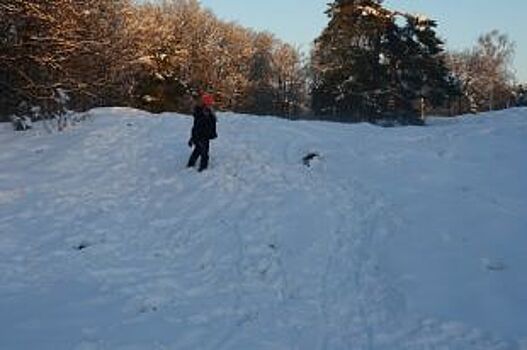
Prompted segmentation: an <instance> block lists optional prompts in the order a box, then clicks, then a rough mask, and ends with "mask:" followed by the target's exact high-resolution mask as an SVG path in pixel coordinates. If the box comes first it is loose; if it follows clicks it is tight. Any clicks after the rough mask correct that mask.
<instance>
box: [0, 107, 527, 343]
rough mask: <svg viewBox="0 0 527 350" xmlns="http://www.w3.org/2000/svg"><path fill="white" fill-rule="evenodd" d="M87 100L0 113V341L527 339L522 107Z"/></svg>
mask: <svg viewBox="0 0 527 350" xmlns="http://www.w3.org/2000/svg"><path fill="white" fill-rule="evenodd" d="M90 115H91V118H90V119H89V120H88V121H86V122H84V123H82V124H80V125H78V126H76V127H74V128H70V129H68V130H66V131H65V132H63V133H60V134H48V133H46V132H44V131H43V130H41V129H40V128H39V126H38V124H37V125H35V127H34V129H33V130H31V131H29V132H25V133H15V132H14V131H12V130H10V129H8V127H7V126H5V125H4V126H1V129H0V143H1V144H2V150H1V151H0V169H1V170H0V271H2V273H1V274H0V348H1V349H79V350H86V349H242V350H244V349H328V350H338V349H386V350H393V349H440V348H441V349H460V350H461V349H526V348H527V344H526V339H527V312H526V311H527V297H526V296H527V273H526V272H525V266H527V234H526V233H527V217H526V215H525V214H526V213H527V199H526V198H527V182H526V181H525V179H527V163H526V162H525V160H526V153H527V110H525V109H516V110H509V111H505V112H498V113H492V114H488V115H483V116H478V117H462V118H456V119H434V120H431V122H430V124H431V125H430V126H428V127H424V128H423V127H408V128H394V129H383V128H379V127H375V126H372V125H367V124H360V125H342V124H332V123H324V122H306V121H302V122H292V121H285V120H280V119H276V118H272V117H249V116H238V115H232V114H223V115H221V116H220V120H219V125H218V127H219V134H220V138H219V139H218V141H217V142H214V144H213V146H212V152H211V154H212V167H211V169H210V170H209V171H207V172H206V173H203V174H197V173H196V172H195V171H193V170H188V169H185V167H184V164H185V162H186V158H187V156H188V155H189V150H188V148H186V147H185V144H186V141H187V139H188V133H189V129H190V124H191V120H190V118H187V117H184V116H179V115H173V114H164V115H161V116H151V115H149V114H147V113H145V112H141V111H136V110H130V109H119V108H107V109H96V110H93V111H91V112H90ZM310 154H313V155H316V156H313V157H311V158H310V159H309V166H306V164H304V163H305V162H304V161H303V160H304V158H305V157H306V156H309V155H310Z"/></svg>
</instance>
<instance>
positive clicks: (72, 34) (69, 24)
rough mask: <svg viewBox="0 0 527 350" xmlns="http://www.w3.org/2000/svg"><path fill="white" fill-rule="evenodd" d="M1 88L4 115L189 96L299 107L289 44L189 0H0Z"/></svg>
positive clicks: (156, 106) (279, 110)
mask: <svg viewBox="0 0 527 350" xmlns="http://www.w3.org/2000/svg"><path fill="white" fill-rule="evenodd" d="M0 87H1V91H2V93H1V96H0V114H3V116H4V118H5V117H6V116H7V115H10V114H13V113H19V114H27V113H33V114H39V115H41V116H46V115H53V114H55V113H57V111H60V110H61V109H62V108H65V107H67V108H69V109H74V110H84V109H88V108H91V107H94V106H105V105H122V106H133V107H138V108H143V109H147V110H150V111H183V112H184V111H188V109H189V105H190V103H191V101H190V95H191V94H192V92H194V91H197V90H209V91H211V92H213V93H214V95H215V98H216V102H217V104H218V107H219V108H222V109H229V110H235V111H240V112H248V113H256V114H263V113H268V114H277V115H289V114H298V113H300V111H301V110H302V109H303V108H305V104H306V101H305V100H304V98H305V96H306V78H305V69H304V66H303V65H302V56H301V54H300V53H299V51H298V50H297V49H296V48H295V47H293V46H291V45H289V44H287V43H284V42H282V41H280V40H278V39H276V38H275V37H274V36H273V35H271V34H269V33H260V32H256V31H253V30H250V29H247V28H244V27H241V26H239V25H237V24H234V23H227V22H224V21H221V20H219V19H218V18H217V17H216V16H214V14H212V13H211V12H210V11H208V10H206V9H203V8H202V7H201V6H200V5H199V2H198V1H197V0H171V1H160V2H152V3H148V2H147V3H141V4H139V3H134V2H132V1H128V0H85V1H70V0H32V1H25V0H3V1H2V2H1V3H0ZM65 95H67V97H68V98H67V100H68V102H67V103H65ZM65 104H66V106H64V105H65Z"/></svg>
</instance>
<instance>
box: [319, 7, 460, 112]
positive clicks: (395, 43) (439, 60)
mask: <svg viewBox="0 0 527 350" xmlns="http://www.w3.org/2000/svg"><path fill="white" fill-rule="evenodd" d="M328 15H329V17H330V22H329V24H328V27H327V28H326V29H325V30H324V31H323V33H322V35H321V36H320V37H319V38H318V39H317V41H316V46H315V51H314V53H313V58H312V65H313V68H312V69H313V71H314V77H313V87H312V100H313V109H314V111H315V113H317V114H322V115H328V114H334V115H335V114H336V115H347V116H349V117H348V118H351V120H354V121H358V120H365V119H372V118H373V119H376V118H381V117H382V118H386V117H400V116H404V117H415V116H416V115H418V112H419V107H418V106H419V102H421V101H427V103H429V104H430V105H432V106H435V105H438V104H441V103H442V102H443V101H444V100H445V98H446V97H447V96H448V94H449V93H450V91H451V84H450V82H449V71H448V69H447V68H446V65H445V62H444V59H443V54H442V53H443V48H442V45H443V43H442V42H441V40H439V39H438V38H437V35H436V33H435V27H436V23H435V22H434V21H432V20H429V19H427V18H424V17H422V16H413V15H410V14H405V13H400V12H397V11H391V10H389V9H387V8H385V7H383V6H382V1H381V0H336V1H335V2H334V3H333V4H331V5H330V7H329V10H328ZM400 19H403V21H404V22H405V24H404V25H401V24H400V23H401V21H400Z"/></svg>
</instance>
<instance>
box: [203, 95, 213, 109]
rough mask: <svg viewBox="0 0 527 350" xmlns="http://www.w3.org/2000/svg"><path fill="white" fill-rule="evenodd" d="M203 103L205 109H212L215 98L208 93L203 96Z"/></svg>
mask: <svg viewBox="0 0 527 350" xmlns="http://www.w3.org/2000/svg"><path fill="white" fill-rule="evenodd" d="M201 101H203V104H204V105H205V107H212V106H213V105H214V97H213V96H212V95H209V94H207V93H203V94H202V95H201Z"/></svg>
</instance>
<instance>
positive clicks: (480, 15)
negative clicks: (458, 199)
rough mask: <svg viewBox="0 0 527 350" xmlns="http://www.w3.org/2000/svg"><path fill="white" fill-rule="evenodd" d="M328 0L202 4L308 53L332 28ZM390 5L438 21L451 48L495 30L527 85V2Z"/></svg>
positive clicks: (418, 0) (396, 0) (392, 1)
mask: <svg viewBox="0 0 527 350" xmlns="http://www.w3.org/2000/svg"><path fill="white" fill-rule="evenodd" d="M327 2H329V0H266V1H263V0H257V1H247V0H201V3H202V4H203V5H204V6H205V7H208V8H210V9H212V10H213V11H214V13H216V14H217V15H218V16H219V17H220V18H223V19H226V20H231V21H236V22H238V23H240V24H242V25H245V26H249V27H253V28H255V29H259V30H267V31H270V32H272V33H274V34H276V35H277V36H278V37H279V38H281V39H283V40H286V41H288V42H291V43H295V44H297V45H300V46H302V48H304V49H306V50H307V49H308V48H309V45H310V43H311V42H312V41H313V39H314V38H315V37H316V36H317V35H318V34H319V33H320V31H321V30H322V28H324V26H325V25H326V23H327V17H326V15H325V14H324V10H325V9H326V3H327ZM385 4H386V5H387V6H389V7H391V8H397V9H401V10H406V11H410V12H417V13H423V14H426V15H428V16H429V17H432V18H435V19H437V20H439V33H440V35H441V36H442V37H443V38H444V39H446V41H447V46H448V47H449V48H455V49H460V48H464V47H469V46H472V45H473V44H474V42H475V41H476V39H477V38H478V36H479V35H480V34H482V33H484V32H488V31H490V30H492V29H499V30H500V31H502V32H505V33H507V34H509V36H510V37H511V39H512V40H513V41H515V42H516V62H515V67H516V70H517V72H518V77H519V78H520V80H522V81H524V82H527V0H502V1H497V0H387V1H386V2H385Z"/></svg>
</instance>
